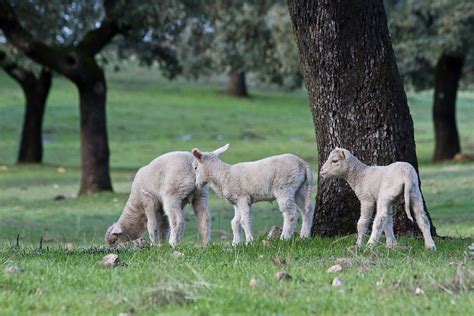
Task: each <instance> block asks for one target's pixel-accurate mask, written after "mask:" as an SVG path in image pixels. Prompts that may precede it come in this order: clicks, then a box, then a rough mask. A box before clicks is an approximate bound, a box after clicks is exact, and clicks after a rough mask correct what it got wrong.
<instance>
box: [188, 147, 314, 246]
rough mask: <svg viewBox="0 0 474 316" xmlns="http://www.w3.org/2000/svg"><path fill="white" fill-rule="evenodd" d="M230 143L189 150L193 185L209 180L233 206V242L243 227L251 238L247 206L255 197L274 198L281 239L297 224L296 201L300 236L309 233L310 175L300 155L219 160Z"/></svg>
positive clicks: (239, 239) (199, 185) (248, 239)
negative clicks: (233, 162)
mask: <svg viewBox="0 0 474 316" xmlns="http://www.w3.org/2000/svg"><path fill="white" fill-rule="evenodd" d="M228 148H229V144H227V145H225V146H223V147H221V148H219V149H216V150H214V151H213V152H201V151H199V149H197V148H195V149H193V151H192V154H193V156H194V157H195V158H196V161H195V163H194V168H195V169H196V186H197V187H198V188H201V187H203V186H204V185H206V184H207V183H209V185H210V187H211V188H212V189H213V190H214V191H215V192H216V193H218V194H220V195H222V196H223V197H225V198H226V199H227V200H228V201H229V202H230V203H232V205H233V206H234V211H235V216H234V218H233V219H232V222H231V224H232V232H233V234H234V238H233V244H239V243H240V242H241V238H240V230H241V228H243V230H244V232H245V239H246V242H247V243H250V242H252V241H253V239H254V238H253V235H252V219H251V209H250V206H251V205H252V204H253V203H255V202H258V201H273V200H275V199H276V200H277V202H278V206H279V208H280V211H281V212H282V213H283V231H282V234H281V239H289V238H291V236H292V235H293V232H294V230H295V225H296V205H298V207H299V209H300V212H301V216H302V219H303V221H302V227H301V234H300V235H301V237H303V238H306V237H309V236H310V230H311V224H312V221H313V206H312V205H311V188H312V182H313V181H312V180H313V176H312V173H311V169H310V167H309V165H308V164H307V163H306V162H305V161H304V160H303V159H301V158H299V157H297V156H295V155H291V154H284V155H279V156H273V157H269V158H265V159H262V160H258V161H253V162H244V163H239V164H236V165H229V164H226V163H224V162H222V161H221V160H220V157H221V155H222V154H223V153H224V152H225V151H226V150H227V149H228Z"/></svg>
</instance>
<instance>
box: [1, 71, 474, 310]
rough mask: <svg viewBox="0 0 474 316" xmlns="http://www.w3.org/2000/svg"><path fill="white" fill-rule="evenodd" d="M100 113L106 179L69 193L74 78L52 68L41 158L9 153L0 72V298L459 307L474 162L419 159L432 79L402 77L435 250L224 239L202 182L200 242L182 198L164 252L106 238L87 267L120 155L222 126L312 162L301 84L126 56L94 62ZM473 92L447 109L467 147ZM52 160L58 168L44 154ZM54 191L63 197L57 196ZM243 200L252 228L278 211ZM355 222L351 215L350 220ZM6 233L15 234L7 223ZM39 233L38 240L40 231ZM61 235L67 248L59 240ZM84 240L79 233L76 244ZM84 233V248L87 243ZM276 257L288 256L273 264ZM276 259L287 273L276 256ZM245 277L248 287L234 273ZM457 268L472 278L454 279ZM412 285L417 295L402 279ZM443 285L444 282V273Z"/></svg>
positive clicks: (133, 160)
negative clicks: (226, 79)
mask: <svg viewBox="0 0 474 316" xmlns="http://www.w3.org/2000/svg"><path fill="white" fill-rule="evenodd" d="M108 75H109V76H108V77H109V96H108V128H109V138H110V147H111V153H112V156H111V168H112V179H113V184H114V189H115V193H103V194H97V195H94V196H87V197H79V198H77V197H76V193H77V190H78V185H79V176H80V160H79V152H80V151H79V150H80V148H79V133H78V132H79V129H78V126H79V122H78V106H77V102H78V101H77V92H76V91H75V88H74V87H73V86H72V85H71V84H69V83H68V82H67V81H65V80H62V79H55V81H54V86H53V90H52V94H51V96H50V99H49V102H48V108H47V113H46V117H45V126H44V130H45V139H46V141H47V144H46V145H45V148H44V150H45V164H44V165H42V166H16V165H15V164H14V162H15V158H16V153H17V146H18V137H19V128H20V125H21V119H22V113H23V108H22V103H23V97H22V95H21V91H20V90H19V89H18V87H17V86H16V85H15V83H14V82H13V81H11V80H9V79H8V78H7V77H5V76H4V75H3V74H0V165H2V166H3V167H1V168H0V192H1V194H0V260H1V263H2V267H1V268H2V270H3V269H4V268H5V267H8V266H17V267H19V268H20V269H21V271H20V272H19V273H16V274H7V273H3V271H2V272H0V313H1V314H4V315H10V314H65V313H67V314H85V315H94V314H111V315H117V314H118V313H120V312H129V311H131V310H133V311H134V312H135V313H137V314H151V315H153V314H157V313H163V314H179V315H180V314H193V315H194V314H196V315H207V314H212V315H214V314H222V315H224V314H225V315H227V314H281V315H297V314H315V315H321V314H364V315H366V314H370V315H380V314H408V315H410V314H435V315H447V314H459V315H467V314H472V306H473V304H474V296H473V291H472V286H473V282H474V280H472V279H471V280H470V281H469V280H468V278H466V277H459V276H458V274H457V273H456V271H457V270H458V269H461V270H462V269H463V268H459V266H460V265H461V264H462V265H463V266H464V269H467V270H468V271H471V273H472V271H473V261H472V259H469V258H468V256H467V254H466V253H467V246H468V245H469V244H470V243H471V242H472V237H473V236H474V224H473V223H474V210H473V209H474V177H473V174H474V163H472V162H467V163H454V162H452V163H443V164H431V163H430V158H431V154H432V151H433V132H432V123H431V119H430V116H431V99H432V96H431V93H417V94H414V93H410V94H409V102H410V107H411V112H412V115H413V118H414V123H415V133H416V141H417V152H418V157H419V161H420V165H421V168H420V172H421V179H422V186H423V192H424V195H425V199H426V202H427V205H428V209H429V211H430V214H431V216H432V218H433V222H434V224H435V225H436V227H437V230H438V233H439V234H440V235H448V236H450V237H449V238H445V239H441V238H438V239H437V240H436V242H437V245H438V248H439V250H438V251H437V252H436V253H427V252H425V251H424V250H423V248H422V242H421V240H418V239H414V238H402V239H401V240H400V241H401V242H403V243H405V244H407V245H408V247H406V248H405V247H403V248H397V249H395V250H387V249H385V248H384V247H383V246H380V247H377V248H376V249H375V250H374V251H365V252H354V251H353V250H348V247H349V246H350V245H352V244H353V243H354V242H355V236H348V237H342V238H325V239H321V238H314V239H313V240H310V241H301V240H298V239H295V240H292V241H289V242H274V243H272V246H271V247H270V248H266V247H263V246H261V245H260V243H258V242H257V243H256V244H255V245H252V246H248V247H238V248H235V249H234V248H231V247H230V242H229V239H231V230H230V219H231V217H232V215H233V212H232V208H231V207H230V206H229V204H228V203H226V202H225V201H223V200H222V199H221V198H218V197H216V196H214V195H212V196H211V199H210V208H211V211H212V214H213V233H212V239H213V245H212V246H211V247H209V248H207V249H203V248H201V247H200V246H198V245H197V240H198V237H197V231H196V225H195V220H194V216H193V215H192V211H191V210H190V209H189V208H186V210H185V213H186V225H187V227H186V232H185V239H184V243H183V245H181V246H180V247H179V248H178V251H180V252H182V253H184V254H185V256H184V257H182V258H176V257H174V256H172V252H173V250H172V249H170V248H168V247H160V248H157V247H155V248H151V249H141V250H139V251H132V250H121V251H120V252H119V255H120V257H121V258H122V260H123V261H125V262H126V263H127V266H126V267H120V268H116V269H105V268H101V267H100V265H99V262H100V260H101V258H102V256H103V255H104V254H105V253H106V252H104V250H103V248H102V244H103V235H104V232H105V229H106V228H107V227H108V225H110V224H111V223H112V222H114V221H115V220H116V219H117V218H118V216H119V214H120V212H121V209H122V207H123V204H124V202H125V200H126V199H127V196H128V192H129V189H130V183H131V180H132V178H133V175H134V173H135V171H136V170H137V169H138V168H139V167H140V166H141V165H144V164H146V163H148V162H149V161H150V160H152V159H153V158H154V157H156V156H158V155H160V154H162V153H164V152H167V151H171V150H190V149H192V148H193V147H196V146H197V147H200V148H202V149H204V150H209V149H213V148H216V147H218V146H221V145H222V144H224V143H227V142H229V143H230V144H231V149H230V150H229V151H228V152H227V153H226V155H225V157H224V159H225V160H226V161H228V162H231V163H234V162H238V161H244V160H252V159H259V158H262V157H265V156H269V155H272V154H278V153H282V152H293V153H295V154H298V155H300V156H302V157H303V158H305V159H306V160H308V161H309V162H310V163H311V165H312V166H313V167H314V169H316V168H315V167H316V163H317V161H316V147H315V142H314V129H313V125H312V119H311V115H310V111H309V107H308V105H307V99H306V97H305V95H304V93H303V92H301V91H297V92H291V93H288V92H279V91H263V90H257V91H255V90H252V98H251V99H248V100H242V99H233V98H229V97H227V96H225V95H223V94H222V93H221V90H220V87H219V86H217V85H212V84H204V83H201V84H195V83H187V82H181V81H180V82H169V81H165V80H162V79H161V78H160V77H159V76H157V75H156V71H153V70H143V69H137V68H133V67H132V68H130V69H128V70H127V71H125V72H121V73H112V72H111V73H109V74H108ZM473 102H474V94H473V93H471V92H463V93H461V95H460V97H459V99H458V121H459V129H460V133H461V140H462V148H463V150H464V152H466V153H468V154H473V153H474V130H473V128H472V122H473V121H474V108H473V107H472V104H473ZM58 167H64V168H65V170H66V172H65V173H58V172H57V168H58ZM58 195H62V196H64V197H65V199H63V200H59V201H56V200H55V199H54V198H55V197H56V196H58ZM253 209H254V221H255V227H254V230H255V232H256V235H260V236H263V234H264V232H266V231H267V230H268V229H269V228H270V227H271V226H272V225H278V224H280V223H281V215H280V214H279V211H278V208H277V206H276V205H275V204H270V203H260V204H256V205H255V207H254V208H253ZM354 224H355V223H354ZM17 234H19V235H20V247H19V248H18V247H16V246H15V243H16V237H17ZM41 237H43V249H42V250H39V249H38V247H39V240H40V238H41ZM66 243H72V244H74V245H75V250H74V251H68V252H66V251H64V250H62V247H63V245H64V244H66ZM91 247H92V248H91ZM94 249H95V250H94ZM273 257H283V258H286V259H287V260H288V262H289V264H288V266H285V267H278V266H275V265H274V264H272V262H271V259H272V258H273ZM340 257H348V258H350V259H351V261H352V265H350V266H349V267H347V268H345V270H344V271H343V272H341V273H338V275H339V276H342V277H343V278H344V279H345V282H346V285H345V286H344V287H343V288H342V289H337V288H333V287H332V286H331V280H332V278H333V277H334V275H332V274H328V273H327V272H326V270H327V268H328V267H329V266H331V265H333V264H334V261H335V259H336V258H340ZM280 270H286V271H288V272H289V273H290V274H291V276H292V277H293V279H292V281H290V282H277V281H275V280H274V279H273V276H274V274H275V272H277V271H280ZM252 277H255V278H256V279H257V286H256V288H252V287H250V286H249V285H248V282H249V280H250V279H251V278H252ZM461 281H462V282H464V283H467V282H471V283H470V286H471V291H466V290H463V289H462V287H459V286H458V285H457V284H458V283H459V282H461ZM416 287H420V288H422V289H423V291H424V294H423V295H415V294H414V291H415V289H416ZM443 288H444V289H443Z"/></svg>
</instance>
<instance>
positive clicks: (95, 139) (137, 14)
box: [0, 0, 176, 194]
mask: <svg viewBox="0 0 474 316" xmlns="http://www.w3.org/2000/svg"><path fill="white" fill-rule="evenodd" d="M12 3H13V2H12ZM12 3H10V2H9V1H7V0H0V28H1V29H2V30H3V32H4V34H5V36H6V37H7V39H8V41H9V42H10V43H11V44H12V45H13V46H15V47H16V48H17V49H18V50H19V51H21V52H22V53H24V54H25V55H26V56H27V57H29V58H31V59H32V60H33V61H35V62H36V63H38V64H41V65H43V66H45V67H48V68H50V69H52V70H54V71H55V72H57V73H59V74H61V75H64V76H65V77H66V78H68V79H69V80H71V81H72V82H73V83H74V84H75V85H76V87H77V89H78V91H79V108H80V117H81V118H80V127H81V161H82V176H81V186H80V190H79V194H89V193H94V192H98V191H104V190H112V183H111V179H110V170H109V146H108V137H107V127H106V110H105V106H106V94H107V85H106V79H105V73H104V70H103V69H102V67H101V66H100V64H99V62H98V60H97V59H96V57H97V56H98V54H99V53H100V52H102V50H103V49H104V47H105V46H106V45H107V44H109V43H110V42H111V41H112V40H113V39H114V38H115V37H116V36H117V35H119V34H128V32H130V31H131V30H132V29H133V30H135V31H134V32H133V33H131V34H132V35H135V36H137V35H140V34H142V35H143V34H144V32H143V29H144V28H145V26H146V25H148V24H151V23H155V24H154V25H155V26H156V25H159V24H160V23H161V22H163V21H166V19H167V18H168V16H166V14H164V12H168V11H173V10H174V9H175V8H176V6H173V5H172V3H173V2H172V1H170V2H166V1H162V2H160V3H159V4H158V3H147V4H144V3H142V2H140V1H133V0H129V1H126V0H124V1H114V0H104V1H103V2H102V3H98V2H97V1H94V0H84V1H80V2H77V1H76V2H73V3H71V2H69V1H64V3H63V1H61V0H58V1H44V0H37V1H30V2H22V1H19V2H18V3H13V4H14V5H12ZM162 6H163V7H164V6H167V7H166V8H168V9H169V10H168V11H165V10H161V9H162ZM57 8H59V10H60V12H61V14H62V15H64V16H65V17H66V19H67V20H68V21H72V22H74V24H73V25H74V26H72V27H68V28H67V29H66V31H67V32H66V34H67V35H68V36H67V37H65V38H61V37H57V38H56V41H55V42H54V43H50V44H49V43H47V42H44V41H43V39H42V37H41V36H35V34H34V33H33V32H32V31H31V30H34V28H35V23H34V22H35V21H34V20H32V19H30V13H31V12H33V13H35V12H40V13H42V14H45V15H46V14H49V10H50V9H51V10H53V9H54V10H58V9H57ZM55 26H56V27H61V25H55ZM51 27H54V25H52V26H51ZM74 27H76V28H77V29H74ZM63 28H64V27H63ZM145 35H146V33H145ZM132 38H133V36H132ZM40 39H41V40H40Z"/></svg>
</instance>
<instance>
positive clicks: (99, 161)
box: [76, 60, 112, 195]
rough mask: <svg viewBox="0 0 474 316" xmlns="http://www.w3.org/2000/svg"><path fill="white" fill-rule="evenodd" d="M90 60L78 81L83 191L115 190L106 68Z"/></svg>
mask: <svg viewBox="0 0 474 316" xmlns="http://www.w3.org/2000/svg"><path fill="white" fill-rule="evenodd" d="M89 62H91V64H90V65H89V66H88V67H87V71H84V72H83V73H82V74H81V80H79V81H76V85H77V87H78V90H79V98H80V115H81V158H82V176H81V188H80V189H79V194H80V195H83V194H91V193H96V192H100V191H112V182H111V179H110V171H109V144H108V137H107V120H106V110H105V105H106V93H107V86H106V82H105V76H104V71H103V70H102V69H101V68H100V67H99V66H98V65H97V64H96V63H95V61H93V60H89ZM81 68H82V67H81ZM83 69H84V68H83Z"/></svg>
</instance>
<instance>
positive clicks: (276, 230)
mask: <svg viewBox="0 0 474 316" xmlns="http://www.w3.org/2000/svg"><path fill="white" fill-rule="evenodd" d="M281 233H282V229H281V228H280V227H278V226H272V228H271V229H270V231H269V232H268V236H267V238H268V239H277V238H280V236H281Z"/></svg>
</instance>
